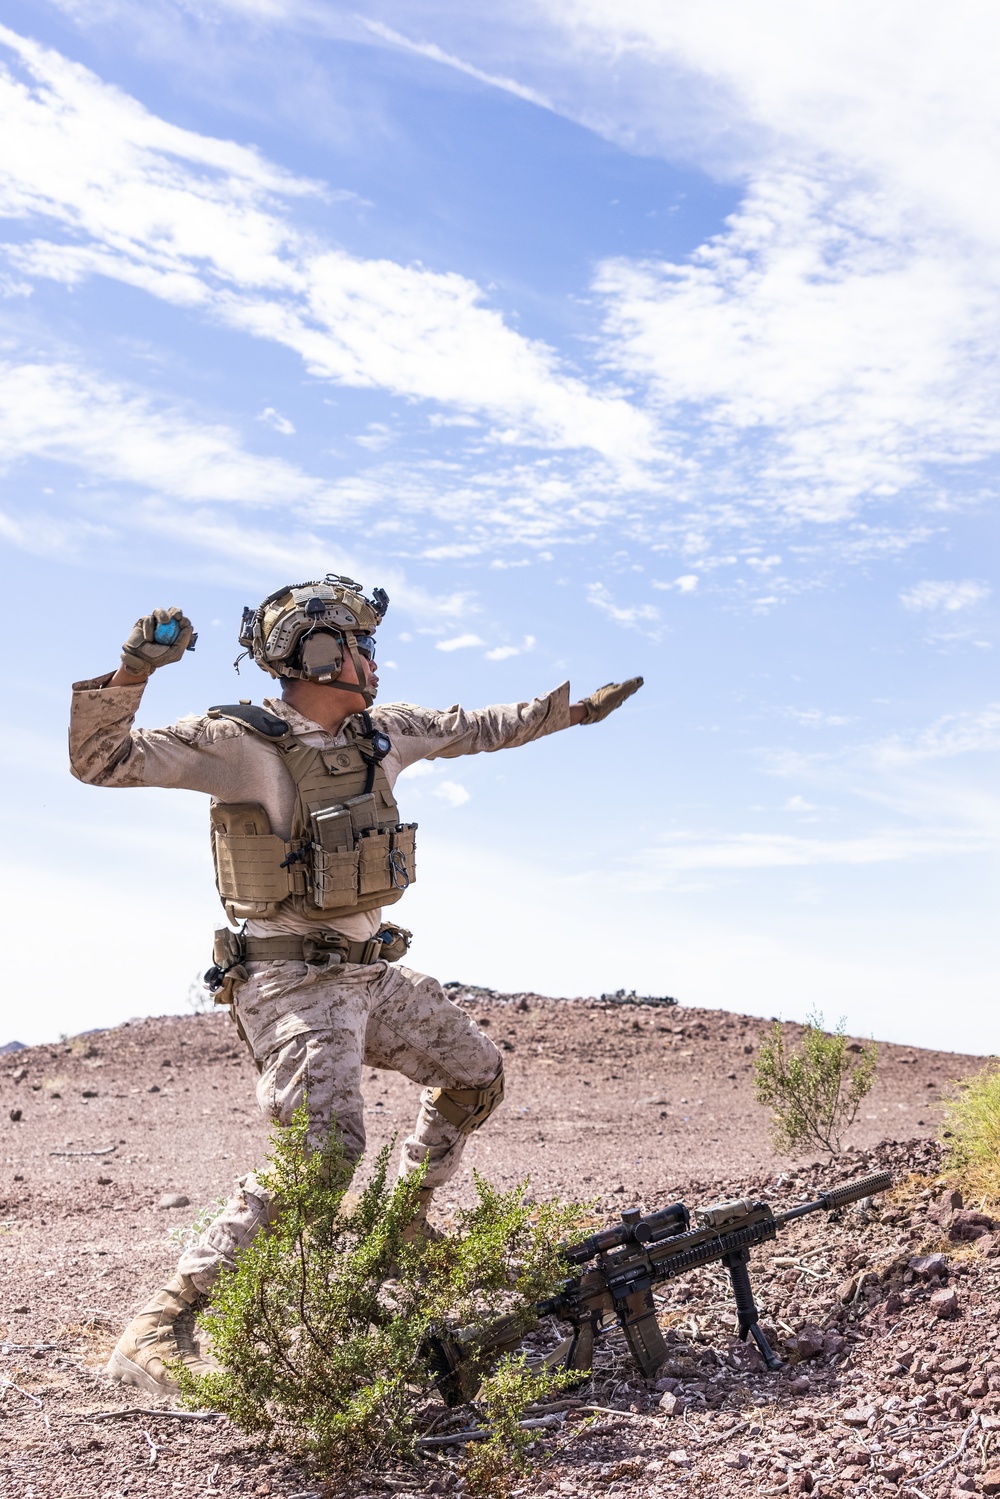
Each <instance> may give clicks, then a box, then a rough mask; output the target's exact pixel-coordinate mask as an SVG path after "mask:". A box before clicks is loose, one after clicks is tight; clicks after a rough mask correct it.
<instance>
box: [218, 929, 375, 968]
mask: <svg viewBox="0 0 1000 1499" xmlns="http://www.w3.org/2000/svg"><path fill="white" fill-rule="evenodd" d="M243 942H244V958H243V961H244V962H245V963H320V964H322V963H328V962H330V961H331V960H332V961H333V962H335V963H362V964H364V963H379V962H381V960H382V958H383V956H384V954H385V944H384V943H383V941H382V935H381V932H376V933H375V936H374V937H369V938H368V940H367V942H352V941H351V940H350V938H349V937H344V936H342V935H341V934H340V933H339V932H324V933H323V934H322V935H317V936H315V937H291V936H290V937H244V939H243Z"/></svg>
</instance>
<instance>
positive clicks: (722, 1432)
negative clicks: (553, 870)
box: [0, 986, 1000, 1499]
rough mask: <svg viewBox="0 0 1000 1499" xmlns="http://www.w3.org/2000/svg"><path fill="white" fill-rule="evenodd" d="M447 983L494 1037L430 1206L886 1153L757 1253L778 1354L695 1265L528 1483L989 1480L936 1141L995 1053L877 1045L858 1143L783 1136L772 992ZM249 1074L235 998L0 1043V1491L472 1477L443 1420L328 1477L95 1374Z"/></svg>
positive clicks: (800, 1176) (978, 1305)
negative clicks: (866, 1194) (844, 1205)
mask: <svg viewBox="0 0 1000 1499" xmlns="http://www.w3.org/2000/svg"><path fill="white" fill-rule="evenodd" d="M452 994H453V997H454V998H455V999H456V1000H457V1001H458V1002H459V1003H460V1004H462V1005H463V1006H465V1007H466V1008H468V1009H469V1010H470V1012H471V1013H472V1014H473V1015H474V1017H475V1019H476V1021H477V1022H478V1023H479V1024H480V1025H481V1026H483V1027H484V1028H486V1029H488V1031H489V1033H490V1035H491V1036H493V1037H494V1038H495V1040H496V1041H497V1043H498V1044H499V1045H500V1046H501V1047H502V1048H503V1050H504V1055H505V1061H506V1068H507V1078H508V1086H507V1101H506V1103H505V1104H504V1106H503V1108H502V1109H501V1111H500V1112H499V1113H498V1114H497V1115H496V1116H495V1117H494V1119H493V1120H491V1121H490V1124H489V1125H488V1127H487V1128H486V1129H484V1130H482V1131H481V1132H480V1133H479V1134H477V1135H476V1136H474V1137H473V1139H472V1141H471V1142H470V1146H469V1149H468V1151H467V1153H466V1157H465V1165H464V1166H463V1170H462V1172H461V1174H460V1176H459V1177H458V1178H457V1179H456V1180H455V1182H454V1183H453V1186H452V1189H451V1190H449V1191H445V1192H442V1193H441V1194H439V1200H438V1202H437V1203H436V1207H435V1211H436V1213H437V1215H438V1216H439V1218H440V1219H441V1220H442V1221H443V1222H445V1223H447V1220H448V1218H449V1215H450V1214H451V1213H452V1212H453V1211H454V1209H455V1208H456V1207H457V1206H459V1205H460V1204H462V1203H463V1202H466V1201H468V1200H469V1199H470V1196H471V1167H473V1166H475V1167H476V1168H478V1169H479V1170H480V1171H482V1172H483V1173H484V1174H485V1175H486V1176H487V1177H489V1178H490V1179H491V1180H493V1181H495V1182H497V1183H500V1184H509V1183H511V1182H513V1181H515V1180H518V1179H521V1178H523V1177H525V1176H530V1178H531V1191H532V1192H533V1193H534V1195H535V1196H536V1197H537V1198H540V1199H541V1198H550V1197H556V1196H558V1197H562V1198H572V1199H577V1200H583V1199H586V1200H594V1201H595V1202H596V1204H597V1208H598V1210H599V1211H600V1212H602V1213H604V1214H605V1215H607V1217H608V1219H609V1221H610V1220H611V1219H612V1218H613V1217H614V1216H615V1215H616V1214H617V1213H618V1212H620V1211H621V1209H622V1208H623V1207H626V1206H632V1205H638V1206H641V1207H642V1208H644V1209H652V1208H655V1207H658V1206H662V1205H664V1204H665V1203H668V1202H671V1201H674V1200H676V1199H677V1198H683V1199H684V1200H685V1201H686V1202H687V1203H688V1204H689V1205H696V1204H698V1203H705V1202H706V1201H709V1200H711V1199H713V1198H718V1197H735V1196H742V1195H746V1194H751V1195H759V1196H763V1197H766V1198H767V1200H769V1201H771V1202H773V1203H775V1204H776V1205H780V1206H782V1207H784V1206H789V1205H791V1204H793V1203H795V1202H797V1201H801V1200H804V1199H805V1198H807V1197H809V1196H814V1195H815V1193H816V1191H817V1190H818V1189H822V1188H823V1187H825V1186H829V1185H832V1184H833V1183H835V1182H837V1181H840V1180H843V1179H847V1178H850V1177H852V1176H857V1175H861V1174H863V1173H864V1172H865V1171H868V1170H872V1169H876V1168H880V1167H887V1168H888V1169H891V1170H892V1171H893V1172H894V1175H895V1179H896V1187H895V1189H894V1191H893V1192H892V1193H891V1194H889V1195H888V1196H887V1197H886V1198H884V1199H880V1200H876V1202H875V1203H873V1204H872V1206H871V1207H870V1208H868V1209H866V1210H863V1211H862V1210H858V1209H855V1208H850V1209H847V1210H845V1211H844V1212H843V1213H842V1214H840V1215H837V1216H836V1217H835V1218H834V1219H832V1220H830V1221H827V1220H826V1218H825V1215H822V1214H817V1215H815V1216H814V1217H811V1218H808V1219H806V1220H804V1221H803V1222H801V1223H798V1224H795V1225H794V1226H792V1227H790V1228H789V1229H788V1231H787V1232H786V1233H784V1234H783V1235H782V1236H781V1238H780V1240H779V1242H777V1243H776V1244H772V1245H765V1246H763V1247H762V1248H761V1249H760V1250H759V1251H755V1254H754V1260H753V1264H752V1267H751V1268H752V1273H753V1276H754V1283H755V1288H756V1291H757V1298H758V1303H759V1305H760V1307H761V1311H762V1318H763V1321H764V1323H765V1324H766V1326H767V1327H768V1328H769V1330H770V1331H771V1333H773V1336H774V1340H775V1342H776V1345H777V1347H778V1350H779V1352H781V1354H782V1356H783V1357H784V1358H785V1359H786V1367H785V1368H784V1369H783V1370H781V1371H780V1372H778V1373H768V1372H767V1371H766V1370H765V1369H764V1368H763V1365H762V1364H761V1363H760V1361H759V1359H758V1357H757V1355H756V1353H752V1352H748V1351H747V1350H746V1349H745V1348H744V1346H743V1345H741V1344H739V1343H738V1342H737V1341H736V1340H735V1339H734V1337H733V1335H732V1312H731V1307H730V1306H729V1303H728V1301H727V1299H726V1295H725V1291H726V1288H725V1286H724V1285H723V1282H722V1281H721V1280H720V1278H719V1275H718V1274H717V1273H715V1272H714V1271H713V1272H711V1273H710V1272H708V1271H697V1272H695V1273H694V1274H692V1275H691V1276H689V1277H687V1278H686V1279H685V1280H684V1281H683V1282H678V1283H674V1284H673V1285H671V1286H670V1287H668V1288H666V1290H665V1293H664V1296H663V1298H662V1302H661V1307H662V1325H663V1327H664V1329H665V1336H666V1337H667V1341H668V1344H669V1347H670V1358H669V1359H668V1361H667V1363H666V1364H664V1366H663V1367H662V1369H661V1370H660V1371H658V1377H657V1379H655V1380H651V1381H649V1382H646V1381H643V1380H642V1379H641V1378H639V1376H638V1375H637V1374H636V1372H635V1371H634V1369H632V1368H631V1366H630V1365H629V1363H628V1360H627V1357H626V1355H625V1351H624V1345H623V1343H622V1342H621V1340H620V1338H619V1337H618V1335H616V1334H614V1335H612V1336H611V1337H609V1338H608V1339H607V1340H606V1341H605V1343H604V1344H603V1346H602V1348H601V1351H600V1356H599V1359H598V1360H597V1362H596V1363H595V1374H594V1379H593V1381H592V1382H591V1383H590V1384H588V1385H587V1386H585V1387H583V1388H582V1389H580V1390H578V1391H576V1392H575V1394H574V1396H573V1398H572V1399H569V1400H567V1399H563V1400H561V1401H558V1402H556V1407H558V1408H553V1411H552V1413H551V1415H550V1417H549V1423H550V1424H548V1425H546V1426H544V1427H540V1428H539V1429H538V1433H539V1434H538V1440H537V1441H536V1443H535V1448H534V1453H533V1466H532V1469H531V1472H530V1473H529V1474H528V1475H527V1476H526V1477H525V1479H524V1480H523V1482H521V1483H520V1485H519V1486H518V1490H517V1492H519V1493H520V1494H523V1495H525V1496H527V1495H531V1496H535V1495H548V1496H551V1499H556V1496H560V1499H561V1496H572V1495H577V1494H579V1495H596V1494H606V1493H607V1494H614V1495H619V1496H622V1499H626V1496H628V1499H631V1496H633V1495H634V1496H639V1495H642V1496H647V1495H649V1496H653V1499H657V1496H659V1495H664V1496H667V1495H674V1494H713V1495H720V1496H722V1499H728V1496H736V1495H740V1496H744V1495H746V1494H747V1493H748V1492H749V1493H753V1494H790V1495H795V1494H802V1493H811V1494H816V1495H831V1496H839V1495H849V1494H869V1493H870V1494H907V1495H916V1496H918V1499H919V1496H921V1495H923V1496H924V1499H931V1496H934V1499H939V1496H940V1499H959V1496H960V1495H962V1494H966V1493H970V1492H973V1493H977V1492H983V1493H998V1492H1000V1453H998V1452H997V1451H996V1450H995V1445H996V1443H997V1433H998V1432H1000V1327H998V1317H997V1313H998V1310H1000V1288H998V1284H997V1282H998V1267H1000V1257H998V1256H1000V1233H998V1234H997V1235H996V1236H995V1235H994V1233H993V1227H994V1224H993V1220H992V1219H991V1218H990V1217H989V1215H988V1214H984V1213H982V1212H979V1211H977V1210H976V1208H977V1205H976V1204H963V1203H962V1201H961V1200H960V1198H959V1197H958V1196H956V1195H955V1194H954V1192H952V1191H951V1189H950V1188H949V1187H948V1185H947V1184H946V1181H945V1178H944V1177H943V1176H942V1175H941V1170H942V1167H941V1150H940V1147H939V1146H938V1145H937V1144H936V1143H935V1136H936V1134H938V1133H939V1130H940V1125H939V1113H938V1100H939V1099H940V1098H941V1096H942V1094H943V1093H944V1092H945V1090H946V1088H947V1085H948V1084H949V1082H951V1081H952V1080H953V1079H956V1078H959V1077H962V1076H965V1075H968V1074H969V1073H970V1072H974V1071H976V1070H977V1069H978V1068H979V1067H980V1066H981V1065H982V1061H983V1059H982V1058H977V1057H972V1056H959V1055H956V1054H953V1053H947V1052H932V1051H923V1050H919V1049H917V1048H914V1047H906V1046H893V1045H883V1046H882V1047H881V1048H880V1059H879V1076H878V1081H877V1083H876V1086H875V1087H874V1089H873V1090H872V1092H871V1093H870V1095H869V1096H868V1098H867V1099H866V1100H865V1101H864V1104H863V1106H862V1110H861V1115H860V1116H859V1118H858V1120H857V1122H856V1124H855V1126H854V1127H853V1129H852V1130H851V1132H850V1136H849V1140H848V1147H849V1148H847V1149H846V1150H845V1152H844V1153H843V1154H842V1155H841V1156H840V1157H839V1158H838V1159H836V1160H825V1161H823V1162H820V1161H818V1160H816V1159H815V1158H814V1156H812V1155H810V1156H809V1157H807V1158H803V1159H801V1160H795V1159H791V1160H790V1159H789V1158H788V1157H778V1156H777V1155H776V1154H775V1153H774V1151H773V1149H772V1147H771V1144H770V1142H769V1136H768V1121H767V1115H766V1112H765V1111H764V1110H763V1109H762V1108H761V1107H760V1106H759V1105H757V1104H756V1103H755V1102H754V1100H753V1093H752V1063H753V1057H754V1053H755V1051H756V1049H757V1048H758V1047H759V1045H760V1042H761V1039H762V1037H763V1035H764V1033H765V1032H766V1029H767V1022H766V1021H762V1020H757V1019H754V1018H750V1017H747V1016H743V1015H739V1014H732V1013H728V1012H725V1011H707V1010H698V1009H692V1008H687V1007H680V1006H673V1005H667V1004H665V1003H663V1002H657V1001H650V1002H646V1003H643V1002H641V1001H635V1000H634V997H632V999H633V1002H629V1000H630V997H629V996H618V997H617V999H615V998H613V997H607V998H604V999H596V998H595V999H586V998H584V999H579V1000H553V999H548V998H545V997H543V996H540V995H535V994H520V995H502V994H494V993H493V992H492V991H488V990H482V989H476V988H474V987H461V986H453V987H452ZM623 1001H624V1002H623ZM255 1078H256V1074H255V1071H254V1068H253V1066H252V1064H251V1062H250V1060H249V1058H248V1056H247V1054H246V1052H245V1050H244V1048H243V1046H242V1044H241V1042H240V1040H239V1037H238V1036H237V1033H236V1030H235V1027H234V1026H233V1024H232V1022H231V1020H230V1018H229V1016H228V1014H227V1013H226V1012H224V1011H216V1012H213V1013H207V1014H190V1015H186V1016H174V1017H164V1018H159V1019H149V1020H136V1021H132V1022H130V1023H128V1024H126V1025H123V1026H119V1027H117V1028H116V1029H114V1030H110V1031H101V1032H92V1033H89V1034H86V1035H83V1036H79V1037H75V1038H72V1039H70V1040H67V1041H64V1042H60V1043H58V1044H53V1045H49V1046H37V1047H32V1048H28V1049H24V1050H21V1051H17V1052H12V1053H6V1054H4V1055H3V1056H2V1057H0V1129H2V1131H3V1144H2V1149H0V1159H2V1176H0V1227H2V1244H3V1289H2V1292H0V1495H3V1496H7V1495H12V1496H13V1495H16V1496H18V1499H48V1496H50V1495H51V1496H62V1495H72V1496H74V1499H95V1496H101V1499H112V1496H118V1495H123V1496H125V1495H128V1496H138V1495H154V1494H161V1493H164V1492H169V1493H170V1494H171V1495H173V1496H178V1499H187V1496H195V1495H197V1496H199V1499H200V1496H203V1495H207V1496H213V1495H228V1494H239V1493H245V1494H253V1495H273V1496H284V1499H291V1496H293V1495H295V1496H299V1499H306V1496H310V1499H311V1496H314V1495H315V1496H317V1499H319V1496H320V1495H324V1494H325V1493H327V1492H330V1493H338V1494H340V1493H343V1494H351V1495H361V1494H365V1495H367V1494H388V1493H396V1494H407V1493H411V1494H424V1493H436V1494H441V1493H459V1492H461V1490H462V1488H463V1480H462V1479H461V1477H460V1473H459V1470H458V1467H457V1464H458V1462H459V1461H460V1453H461V1450H462V1449H461V1446H460V1445H458V1444H455V1445H452V1446H450V1447H449V1446H445V1447H442V1448H441V1449H440V1450H439V1452H438V1453H437V1454H436V1455H434V1456H431V1455H428V1457H427V1459H426V1460H425V1461H423V1462H421V1463H420V1464H419V1465H418V1466H417V1467H412V1468H407V1467H403V1468H399V1469H394V1470H392V1471H391V1472H389V1473H387V1474H385V1475H382V1476H380V1477H379V1478H377V1479H373V1478H371V1477H368V1478H363V1479H362V1478H358V1479H356V1480H345V1481H344V1483H342V1484H338V1485H336V1486H335V1487H334V1488H333V1489H330V1490H326V1489H324V1487H323V1485H322V1484H320V1483H318V1482H317V1481H316V1479H315V1478H314V1477H312V1476H311V1475H310V1474H309V1472H308V1471H306V1470H303V1469H301V1468H299V1467H296V1465H295V1464H294V1463H292V1462H290V1461H289V1460H288V1459H287V1458H286V1457H284V1456H283V1455H282V1454H280V1453H274V1452H269V1451H268V1450H266V1449H264V1448H262V1447H260V1446H259V1445H257V1444H255V1443H253V1442H251V1441H249V1440H248V1439H247V1438H245V1437H244V1436H242V1435H241V1433H240V1432H239V1431H238V1430H237V1429H236V1428H234V1427H231V1426H230V1425H229V1424H228V1423H227V1422H226V1421H225V1420H224V1419H221V1418H216V1419H211V1420H200V1421H199V1420H185V1419H181V1418H179V1417H177V1416H175V1415H169V1414H167V1413H166V1412H165V1411H164V1410H162V1409H156V1408H154V1407H153V1406H152V1405H151V1402H150V1400H149V1399H148V1397H145V1396H142V1395H137V1393H136V1392H135V1391H127V1390H123V1389H122V1388H120V1387H113V1386H109V1385H108V1384H107V1382H106V1381H105V1380H104V1379H103V1377H102V1373H101V1370H102V1366H103V1364H104V1362H105V1360H106V1359H107V1356H108V1354H109V1352H110V1350H111V1348H112V1347H113V1345H114V1343H115V1341H116V1339H117V1337H118V1334H119V1331H120V1330H121V1328H122V1326H123V1325H124V1324H125V1322H126V1321H127V1320H128V1319H129V1317H130V1316H131V1315H132V1313H133V1312H134V1311H135V1310H136V1309H138V1307H139V1306H140V1305H141V1304H142V1303H143V1301H144V1300H145V1299H146V1298H147V1296H148V1294H149V1293H150V1292H151V1291H153V1290H154V1289H156V1288H157V1287H159V1286H160V1285H161V1284H163V1282H164V1281H165V1280H166V1279H167V1278H168V1277H169V1275H170V1273H171V1270H172V1265H173V1262H174V1260H175V1258H176V1255H177V1253H178V1240H179V1238H180V1236H181V1235H182V1234H183V1232H184V1231H185V1230H186V1229H188V1228H189V1227H190V1225H191V1224H192V1222H193V1220H194V1219H195V1218H196V1217H197V1215H198V1214H199V1213H200V1212H201V1211H202V1210H203V1209H205V1208H206V1207H208V1206H209V1205H210V1204H212V1203H213V1202H214V1201H215V1200H216V1199H218V1198H219V1196H220V1195H221V1194H223V1193H225V1192H226V1190H227V1188H228V1187H229V1185H230V1183H231V1182H232V1180H233V1179H234V1178H235V1177H237V1176H238V1175H240V1174H241V1173H242V1172H244V1171H246V1170H247V1169H248V1168H249V1167H250V1166H251V1165H252V1164H253V1163H254V1162H255V1161H258V1160H260V1159H261V1157H262V1154H263V1150H264V1144H265V1140H266V1126H265V1123H264V1121H263V1119H262V1117H261V1115H260V1114H259V1111H258V1109H257V1106H256V1101H255V1097H254V1083H255ZM364 1087H365V1095H366V1102H367V1106H368V1120H369V1148H370V1150H371V1151H374V1150H375V1149H377V1148H378V1147H379V1146H380V1145H382V1144H383V1143H384V1142H385V1141H387V1140H388V1139H390V1138H391V1137H392V1136H393V1134H395V1133H397V1132H398V1133H399V1134H400V1136H401V1135H402V1134H405V1132H406V1130H407V1128H408V1126H409V1124H410V1122H411V1120H412V1118H413V1115H414V1112H415V1108H416V1100H417V1089H416V1087H415V1086H414V1085H413V1084H411V1083H409V1082H408V1081H407V1080H406V1079H403V1078H401V1077H398V1076H396V1075H394V1074H389V1073H385V1072H378V1071H372V1070H368V1069H366V1071H365V1077H364ZM170 1198H173V1199H176V1200H177V1202H178V1205H177V1206H171V1207H167V1206H164V1205H163V1203H164V1201H165V1200H166V1199H170ZM996 1226H997V1228H998V1229H1000V1224H997V1225H996ZM594 1407H597V1408H598V1409H594ZM448 1419H449V1420H450V1419H451V1418H448ZM468 1419H469V1417H468V1413H467V1412H466V1413H465V1414H464V1415H463V1414H462V1413H461V1412H457V1413H456V1414H455V1417H454V1420H453V1421H452V1422H451V1424H452V1425H453V1426H454V1427H455V1429H456V1430H458V1429H460V1428H461V1427H462V1425H463V1424H464V1423H466V1422H467V1421H468ZM441 1429H442V1430H444V1431H447V1430H448V1429H449V1426H448V1420H446V1421H445V1422H444V1424H443V1426H442V1428H441Z"/></svg>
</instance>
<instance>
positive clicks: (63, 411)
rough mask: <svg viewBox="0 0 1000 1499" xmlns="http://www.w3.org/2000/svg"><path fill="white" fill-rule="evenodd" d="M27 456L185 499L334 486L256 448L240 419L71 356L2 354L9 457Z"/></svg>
mask: <svg viewBox="0 0 1000 1499" xmlns="http://www.w3.org/2000/svg"><path fill="white" fill-rule="evenodd" d="M24 458H46V459H50V460H54V461H56V462H58V463H64V464H68V465H70V466H72V467H74V468H76V469H79V470H81V471H83V472H84V473H86V474H87V475H89V476H90V477H91V479H93V480H100V481H102V482H108V481H112V482H118V483H126V484H137V485H141V486H143V487H144V488H146V489H149V490H153V491H155V492H157V493H159V494H162V495H172V496H174V497H175V498H177V499H181V500H186V501H192V500H194V501H205V500H211V501H215V502H224V503H230V502H238V503H240V504H245V505H251V506H253V505H281V504H288V503H292V502H296V501H298V502H303V501H306V500H316V499H318V498H319V497H320V496H321V495H322V494H324V493H325V491H326V486H324V485H323V484H321V483H320V481H319V480H318V479H315V478H314V477H312V476H311V475H309V474H306V473H304V472H303V471H302V470H301V469H300V468H297V467H296V466H295V465H294V464H291V463H286V462H285V461H283V460H282V459H279V458H267V457H261V456H259V455H257V454H254V453H250V452H247V450H246V449H245V448H244V447H243V445H242V443H241V441H240V438H239V435H238V434H237V433H235V432H234V431H232V429H231V428H229V427H226V426H223V425H222V424H221V423H217V424H211V423H207V422H199V421H196V420H194V419H193V418H191V417H190V416H188V415H186V414H185V413H184V412H182V411H179V410H177V409H176V408H171V407H168V406H166V405H165V404H162V403H161V404H160V405H157V404H155V403H154V402H153V401H152V400H151V399H150V398H149V397H148V396H146V395H142V394H138V393H137V392H136V391H134V390H132V389H130V388H129V387H127V386H125V385H122V384H121V383H118V382H115V381H109V380H104V379H102V378H101V377H100V376H98V375H96V374H95V373H94V372H93V371H90V370H87V369H86V368H84V367H82V366H80V365H77V364H74V363H72V362H70V361H68V360H57V361H52V362H50V363H47V362H43V361H40V360H21V361H18V360H15V359H5V360H0V462H3V463H7V464H10V463H11V462H14V461H16V460H18V459H24Z"/></svg>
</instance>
